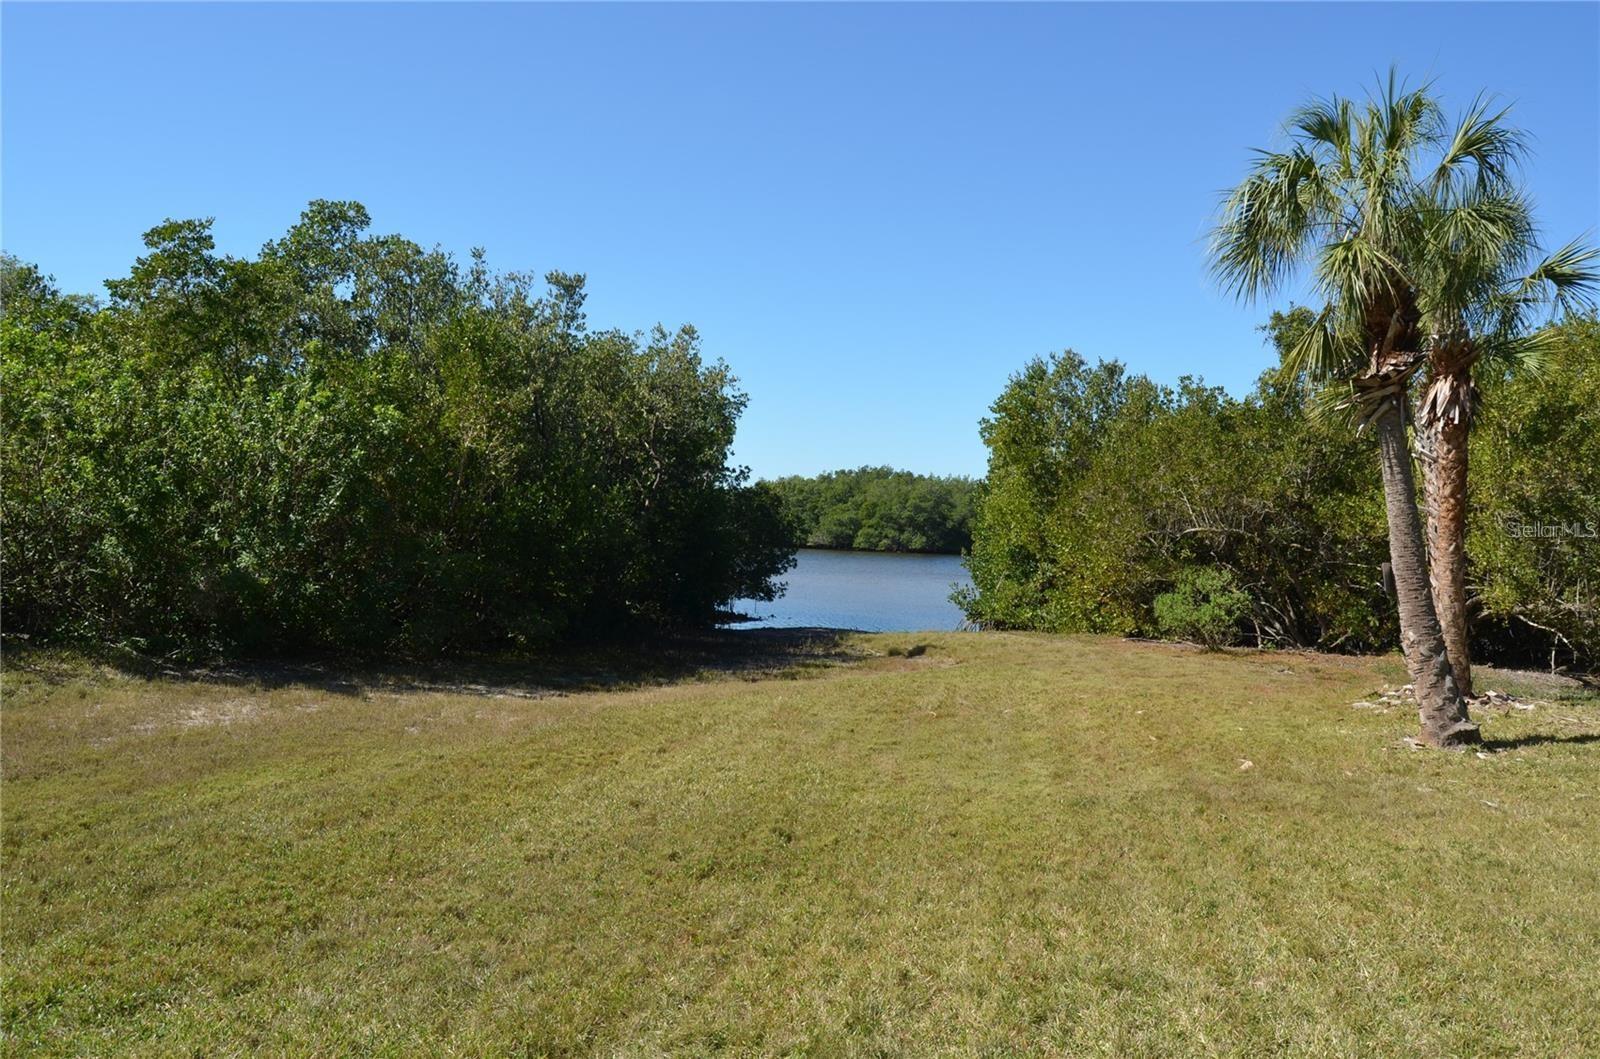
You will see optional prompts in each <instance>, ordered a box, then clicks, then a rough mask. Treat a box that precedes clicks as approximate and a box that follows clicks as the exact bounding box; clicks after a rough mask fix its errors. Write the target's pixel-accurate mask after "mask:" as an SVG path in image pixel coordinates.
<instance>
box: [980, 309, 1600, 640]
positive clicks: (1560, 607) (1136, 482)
mask: <svg viewBox="0 0 1600 1059" xmlns="http://www.w3.org/2000/svg"><path fill="white" fill-rule="evenodd" d="M1310 322H1311V321H1310V314H1309V312H1307V311H1306V310H1304V309H1296V310H1294V311H1293V312H1292V313H1290V314H1275V315H1274V317H1273V320H1272V323H1271V324H1270V325H1269V326H1268V331H1269V332H1270V334H1271V336H1272V337H1273V339H1274V341H1275V342H1276V344H1277V346H1278V348H1279V349H1280V350H1286V349H1288V348H1291V347H1292V346H1293V344H1294V343H1295V341H1296V340H1297V339H1298V338H1299V336H1300V335H1301V334H1302V333H1303V331H1304V329H1305V328H1306V327H1307V326H1309V324H1310ZM1597 334H1600V331H1597V325H1596V324H1595V322H1594V321H1593V320H1575V321H1572V322H1569V323H1567V324H1565V325H1564V326H1562V327H1560V328H1558V329H1557V330H1556V336H1557V340H1556V341H1555V342H1554V343H1553V344H1552V348H1553V349H1554V350H1555V353H1554V354H1553V355H1552V356H1551V357H1550V358H1549V362H1548V367H1547V370H1546V371H1545V372H1544V373H1543V374H1542V375H1540V376H1538V377H1520V378H1506V379H1497V380H1493V381H1491V382H1487V383H1486V384H1485V385H1486V389H1487V388H1489V387H1492V388H1493V392H1492V393H1491V394H1490V396H1489V397H1488V399H1486V400H1485V402H1484V410H1483V412H1482V417H1483V418H1482V421H1481V422H1480V424H1479V426H1478V429H1477V430H1476V431H1475V434H1474V438H1473V442H1472V446H1473V456H1472V458H1473V471H1472V474H1473V479H1472V487H1473V502H1474V512H1473V525H1472V532H1471V536H1470V538H1469V559H1470V562H1471V567H1470V582H1471V589H1472V591H1473V595H1474V602H1475V613H1476V617H1477V628H1478V630H1479V634H1480V637H1481V639H1482V643H1481V647H1482V649H1483V651H1484V652H1485V657H1487V658H1488V659H1490V660H1493V659H1495V658H1501V659H1509V658H1517V659H1524V658H1526V657H1528V655H1529V652H1530V651H1531V650H1533V649H1534V648H1538V649H1539V650H1542V651H1544V652H1548V651H1549V649H1550V647H1551V646H1552V643H1555V644H1558V645H1559V646H1560V647H1561V650H1562V652H1563V654H1562V660H1563V661H1564V662H1573V661H1576V662H1578V663H1580V664H1584V663H1587V662H1591V661H1593V660H1594V659H1596V658H1597V657H1600V624H1597V613H1600V612H1597V609H1596V601H1595V598H1594V584H1593V577H1594V571H1596V570H1600V540H1596V538H1595V536H1594V535H1593V534H1592V533H1590V532H1588V528H1592V527H1593V524H1594V522H1595V520H1596V514H1595V512H1596V511H1597V510H1600V478H1597V474H1600V471H1597V470H1596V468H1600V341H1597ZM1306 392H1307V390H1306V387H1305V386H1304V385H1303V380H1300V379H1293V378H1288V377H1286V375H1285V373H1284V372H1282V371H1276V370H1275V371H1270V372H1268V373H1266V374H1264V375H1263V376H1262V377H1261V379H1260V380H1259V382H1258V384H1257V386H1256V389H1255V391H1254V392H1253V393H1251V394H1249V395H1247V396H1245V397H1243V398H1233V397H1230V396H1228V395H1227V394H1225V393H1223V392H1222V391H1221V390H1218V389H1214V388H1210V387H1206V386H1203V385H1201V384H1200V383H1198V382H1195V381H1193V380H1188V379H1185V380H1183V381H1182V382H1181V383H1180V384H1179V385H1178V386H1177V387H1166V386H1161V385H1157V384H1156V383H1154V382H1152V381H1150V380H1149V379H1147V378H1144V377H1143V376H1137V375H1133V376H1130V375H1128V374H1127V373H1126V372H1125V371H1124V369H1123V368H1122V366H1121V365H1119V364H1116V363H1101V364H1097V365H1093V366H1091V365H1089V364H1087V363H1086V362H1085V361H1084V360H1083V359H1082V358H1081V357H1079V356H1077V355H1076V354H1073V353H1070V352H1068V353H1063V354H1060V355H1057V356H1052V357H1049V358H1046V359H1039V360H1034V361H1033V362H1031V363H1030V364H1028V365H1027V366H1026V367H1025V368H1024V369H1023V370H1022V371H1021V372H1019V373H1018V374H1017V375H1015V376H1013V378H1012V380H1011V382H1010V384H1009V385H1008V386H1007V387H1006V389H1005V391H1004V392H1003V393H1002V394H1001V395H1000V397H999V398H998V399H997V400H996V401H995V403H994V405H993V408H992V414H991V415H990V417H989V418H987V419H985V420H984V422H983V426H982V432H983V437H984V441H985V443H986V444H987V445H988V447H989V475H988V479H987V486H986V488H985V490H984V492H983V495H982V498H981V500H980V502H979V506H978V511H977V515H976V518H975V523H974V541H973V548H972V557H971V561H970V566H971V569H972V575H973V582H974V589H973V591H972V592H970V593H968V594H967V595H966V596H965V597H964V598H963V599H962V601H961V602H962V604H963V606H964V607H965V609H966V610H967V613H968V615H969V617H971V618H972V619H973V620H975V621H979V622H983V623H985V624H987V625H990V626H996V627H1008V628H1031V629H1049V630H1057V631H1095V632H1111V633H1119V634H1152V635H1159V634H1162V633H1163V631H1164V630H1163V628H1162V626H1161V623H1160V622H1159V621H1158V619H1157V615H1156V612H1155V601H1156V599H1157V598H1158V597H1160V596H1161V595H1163V594H1164V593H1168V592H1170V591H1172V590H1173V588H1174V586H1175V585H1177V584H1178V583H1179V581H1180V580H1181V579H1182V578H1183V577H1184V576H1186V574H1187V572H1189V571H1193V570H1196V569H1206V568H1215V569H1218V570H1222V571H1226V572H1227V574H1228V576H1229V577H1231V578H1232V581H1233V583H1234V584H1236V585H1237V587H1238V588H1239V590H1241V591H1242V592H1244V593H1245V594H1246V595H1247V596H1248V598H1249V607H1248V608H1247V612H1246V613H1245V614H1244V615H1243V616H1242V617H1241V619H1240V620H1239V621H1238V622H1237V624H1236V626H1235V627H1234V629H1233V630H1232V634H1231V636H1229V637H1228V638H1229V639H1233V640H1235V641H1238V642H1250V643H1262V644H1285V645H1303V646H1315V647H1321V648H1326V649H1333V648H1340V649H1375V648H1383V647H1387V646H1391V645H1393V644H1394V643H1396V636H1397V630H1396V627H1395V624H1394V606H1393V604H1392V602H1391V601H1389V600H1388V599H1387V598H1386V597H1385V594H1384V589H1383V579H1382V575H1381V568H1382V564H1383V563H1384V562H1385V561H1386V560H1387V559H1388V549H1387V546H1386V543H1385V542H1386V538H1385V528H1384V514H1383V506H1382V492H1381V488H1380V485H1379V482H1378V474H1377V468H1376V467H1375V466H1374V462H1375V461H1374V460H1373V459H1372V458H1371V454H1370V452H1369V451H1368V446H1369V445H1370V442H1369V441H1368V440H1365V439H1363V438H1361V437H1358V436H1357V435H1356V433H1355V432H1354V431H1352V430H1351V429H1350V427H1349V425H1348V424H1347V423H1345V422H1343V421H1341V420H1339V419H1337V418H1336V417H1333V416H1330V415H1327V414H1320V413H1321V411H1322V410H1321V409H1320V408H1319V407H1318V406H1316V404H1315V402H1314V401H1313V399H1312V398H1310V397H1307V396H1306ZM1519 527H1520V528H1519ZM1538 527H1544V528H1543V529H1539V528H1538ZM1552 527H1553V528H1552ZM1540 534H1542V536H1541V535H1540ZM1165 631H1166V632H1168V633H1171V632H1172V630H1171V629H1168V630H1165Z"/></svg>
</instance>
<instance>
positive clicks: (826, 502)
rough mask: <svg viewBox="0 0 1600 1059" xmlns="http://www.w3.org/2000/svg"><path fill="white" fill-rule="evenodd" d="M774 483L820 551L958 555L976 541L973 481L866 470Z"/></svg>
mask: <svg viewBox="0 0 1600 1059" xmlns="http://www.w3.org/2000/svg"><path fill="white" fill-rule="evenodd" d="M772 487H773V488H774V489H775V490H777V492H778V495H780V496H781V497H783V501H784V506H785V507H786V508H787V509H788V511H789V512H790V514H791V515H792V517H793V518H794V519H795V521H796V522H797V523H798V524H799V526H800V532H801V535H802V539H803V540H804V541H805V543H806V544H807V545H808V546H810V547H813V548H854V549H857V550H859V551H874V552H943V553H947V554H952V555H953V554H956V553H958V552H962V551H965V550H966V549H967V548H968V547H969V546H970V545H971V544H972V511H973V505H974V502H975V500H976V497H977V490H978V485H977V483H976V482H974V481H973V480H972V479H970V478H957V477H938V476H934V475H925V474H912V473H911V472H910V471H896V470H894V469H892V468H889V467H861V468H858V469H856V470H853V471H833V472H831V473H828V474H819V475H817V476H816V477H814V478H807V477H804V476H802V475H791V476H790V477H787V478H779V479H777V480H776V481H774V482H772Z"/></svg>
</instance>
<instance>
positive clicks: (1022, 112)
mask: <svg viewBox="0 0 1600 1059" xmlns="http://www.w3.org/2000/svg"><path fill="white" fill-rule="evenodd" d="M0 22H3V24H0V30H3V34H4V36H3V48H4V55H3V59H4V63H3V65H4V73H3V91H4V98H3V120H4V133H3V136H4V143H3V147H4V158H3V174H0V175H3V181H4V183H3V216H0V222H3V244H4V247H5V249H6V250H8V251H10V252H12V253H15V254H18V255H19V256H21V257H23V258H26V259H29V260H32V261H35V262H37V263H39V264H40V265H41V266H42V267H43V268H44V269H45V270H46V271H49V272H52V273H54V274H55V276H56V277H57V279H58V280H59V281H60V282H61V284H62V285H63V286H65V287H67V288H69V289H72V290H78V291H85V292H94V293H100V292H101V288H100V282H101V281H102V280H104V279H106V278H108V277H111V276H115V275H120V274H122V273H124V272H125V271H126V269H127V267H128V266H129V264H130V263H131V262H132V260H133V258H134V257H135V255H136V254H137V253H138V252H139V250H140V243H139V236H140V233H141V232H142V231H144V230H145V229H146V228H148V227H150V226H152V225H153V224H155V223H157V222H159V221H161V220H162V219H163V218H165V217H169V216H172V217H193V216H214V217H216V219H217V223H216V233H217V237H218V241H219V243H220V245H221V247H222V248H223V249H224V250H226V251H228V252H232V253H238V254H247V253H252V252H254V251H255V250H256V249H257V248H258V247H259V246H260V244H261V243H262V242H264V241H265V240H267V239H269V238H272V237H273V236H275V235H276V234H278V233H280V232H281V231H282V230H283V229H284V228H285V227H286V226H287V225H289V224H290V223H291V222H292V221H293V220H294V219H295V217H296V215H297V214H298V212H299V211H300V209H301V208H302V207H303V206H304V204H305V203H306V201H307V200H309V199H312V198H353V199H359V200H360V201H362V202H364V203H366V205H367V206H368V208H369V209H370V210H371V212H372V215H373V218H374V222H375V227H376V228H377V229H378V230H381V231H396V232H400V233H402V234H404V235H406V236H409V237H411V238H413V239H415V240H417V241H418V242H421V243H423V244H424V245H434V244H438V245H440V246H443V247H444V248H446V249H449V250H451V251H454V252H456V253H457V254H459V255H462V256H465V254H466V252H467V251H468V250H469V249H470V248H471V247H473V246H475V245H481V246H483V247H485V248H486V249H487V250H488V252H489V255H490V261H491V263H493V264H495V265H497V266H499V267H501V268H517V269H526V270H538V271H544V270H547V269H550V268H561V269H565V270H570V271H581V272H587V273H588V274H589V281H590V290H591V296H590V302H589V307H590V320H591V322H592V323H595V324H599V325H605V326H623V327H627V328H643V327H648V326H649V325H651V324H653V323H655V322H657V321H662V322H665V323H667V324H669V325H673V324H677V323H680V322H685V321H687V322H692V323H694V324H695V325H696V326H697V327H699V328H700V330H701V332H702V334H703V336H704V339H705V346H706V351H707V353H708V354H710V355H712V356H720V357H723V358H725V359H726V360H727V361H728V362H729V363H730V364H731V365H732V366H733V368H734V370H735V372H736V373H737V374H738V376H739V377H740V379H741V380H742V383H743V386H744V388H745V389H746V390H747V391H748V393H749V394H750V407H749V411H748V412H747V413H746V416H745V419H744V422H743V423H742V425H741V427H740V432H739V437H738V441H737V456H738V458H739V459H740V460H741V461H743V462H745V463H748V464H749V465H750V466H751V467H752V468H753V469H754V471H755V472H756V473H757V474H758V475H777V474H785V473H792V472H803V473H810V472H815V471H821V470H825V469H830V468H834V467H841V466H854V465H858V464H862V463H889V464H895V465H897V466H903V467H908V468H912V469H915V470H920V471H931V472H947V473H949V472H953V473H966V474H980V473H982V471H983V468H984V450H983V447H982V445H981V443H980V441H979V439H978V433H977V420H978V418H979V417H980V416H981V415H982V414H983V413H984V411H985V410H986V408H987V406H988V404H989V403H990V401H992V400H993V398H994V397H995V395H996V394H997V393H998V392H999V390H1000V388H1001V386H1002V385H1003V384H1004V382H1005V380H1006V377H1007V376H1008V375H1009V374H1010V373H1011V372H1013V371H1014V370H1016V369H1017V368H1018V367H1019V366H1020V365H1021V364H1022V363H1023V362H1024V361H1025V360H1026V359H1027V358H1029V357H1031V356H1034V355H1037V354H1043V353H1046V352H1049V351H1051V350H1056V349H1061V348H1065V347H1069V346H1070V347H1072V348H1075V349H1077V350H1078V351H1079V352H1080V353H1083V354H1084V355H1086V356H1088V357H1090V358H1094V357H1116V358H1120V359H1122V360H1124V361H1126V362H1127V363H1128V364H1130V365H1131V366H1132V367H1133V368H1134V369H1135V370H1137V371H1143V372H1146V373H1149V374H1150V375H1152V376H1154V377H1156V378H1158V379H1162V380H1169V381H1170V380H1174V379H1176V378H1177V377H1178V376H1179V375H1181V374H1184V373H1194V374H1200V375H1203V376H1204V377H1205V378H1206V379H1207V380H1209V381H1212V382H1215V383H1220V384H1222V385H1225V386H1227V387H1228V388H1229V389H1230V390H1233V391H1235V392H1238V391H1240V390H1242V389H1244V388H1247V387H1248V386H1249V385H1250V383H1251V382H1252V381H1253V379H1254V377H1255V375H1256V374H1257V373H1258V372H1259V371H1260V370H1261V369H1262V368H1263V367H1264V366H1266V364H1267V363H1268V361H1269V356H1268V354H1267V353H1266V351H1265V350H1264V349H1263V348H1262V346H1261V343H1260V338H1259V335H1257V334H1256V332H1255V330H1254V328H1255V326H1256V325H1257V324H1258V323H1259V322H1260V321H1261V320H1262V318H1263V317H1264V316H1265V315H1266V312H1267V310H1268V308H1269V307H1267V306H1260V307H1256V308H1248V307H1240V306H1236V305H1233V304H1231V303H1230V302H1229V301H1228V300H1227V299H1226V298H1224V297H1223V296H1222V295H1221V294H1220V293H1219V292H1218V291H1217V290H1216V289H1214V287H1213V286H1212V285H1211V284H1210V283H1209V281H1208V280H1207V278H1206V275H1205V270H1204V261H1203V249H1204V233H1205V231H1206V227H1207V222H1208V219H1209V218H1210V217H1211V216H1212V213H1213V210H1214V207H1215V204H1216V200H1217V193H1218V191H1219V190H1220V189H1221V188H1223V187H1225V186H1227V185H1229V184H1230V183H1232V182H1234V181H1235V180H1236V179H1237V178H1238V177H1239V176H1240V174H1241V173H1242V171H1243V168H1244V166H1245V163H1246V160H1247V151H1248V149H1249V148H1250V147H1252V146H1256V145H1266V144H1270V143H1271V142H1273V138H1274V136H1275V134H1276V130H1277V128H1278V126H1279V123H1280V122H1281V120H1282V119H1283V117H1284V116H1285V115H1286V113H1287V112H1288V111H1289V109H1290V108H1291V107H1293V106H1294V105H1295V104H1297V103H1299V102H1300V101H1302V100H1303V99H1305V98H1306V97H1308V96H1310V95H1313V94H1325V93H1329V92H1335V91H1337V92H1343V93H1347V94H1349V93H1356V92H1359V91H1361V90H1362V89H1363V88H1365V87H1366V86H1367V85H1369V84H1371V83H1372V82H1373V80H1374V77H1375V75H1376V74H1378V73H1379V72H1381V71H1384V70H1386V69H1387V68H1388V67H1389V66H1390V64H1392V63H1397V64H1399V66H1400V68H1401V70H1402V71H1403V72H1404V73H1405V74H1407V75H1408V76H1409V77H1411V78H1412V79H1413V80H1416V79H1423V78H1434V79H1436V82H1437V86H1438V88H1439V89H1440V91H1442V92H1443V93H1444V94H1445V96H1446V98H1447V101H1448V102H1449V103H1450V104H1452V105H1453V106H1457V107H1459V106H1464V105H1465V104H1466V103H1467V102H1468V101H1469V100H1470V98H1471V96H1472V95H1473V94H1474V93H1475V92H1477V91H1478V90H1479V89H1484V88H1487V89H1490V90H1492V91H1494V92H1497V93H1499V94H1500V95H1502V96H1503V97H1505V98H1506V99H1507V100H1508V101H1510V102H1513V103H1515V105H1516V109H1515V111H1514V113H1515V115H1516V117H1517V120H1518V121H1519V122H1520V123H1521V124H1522V125H1523V126H1524V127H1525V128H1527V129H1528V130H1530V131H1531V132H1532V133H1533V135H1534V137H1535V150H1536V155H1535V158H1534V160H1533V163H1532V165H1531V166H1530V167H1529V170H1528V173H1527V177H1528V180H1529V183H1530V186H1531V188H1532V189H1533V192H1534V194H1535V197H1536V198H1537V200H1538V202H1539V204H1540V206H1541V208H1542V217H1543V220H1544V222H1545V225H1546V227H1547V229H1548V230H1549V231H1550V234H1551V235H1552V236H1553V237H1560V238H1561V239H1565V238H1567V237H1570V236H1572V235H1576V234H1579V233H1582V232H1584V231H1591V230H1594V229H1596V228H1597V227H1600V5H1596V4H1594V3H1583V4H1578V3H1572V4H1562V5H1531V4H1524V5H1512V6H1501V5H1491V4H1467V5H1447V4H1434V5H1422V6H1360V5H1347V4H1251V5H1222V4H1204V5H1203V4H1193V5H1180V6H1168V5H1157V4H1129V5H1117V6H1112V5H1092V4H1063V5H1049V6H1046V5H1026V6H999V5H960V6H958V5H941V6H921V5H888V6H843V5H816V6H806V5H731V4H723V5H697V6H668V5H656V6H623V5H604V6H599V5H597V6H533V5H510V4H502V5H485V6H464V5H437V6H434V5H406V6H388V5H376V4H374V5H359V6H332V5H327V6H324V5H311V4H279V5H274V6H242V5H238V6H236V5H204V6H203V5H198V4H188V5H177V6H153V5H132V4H129V5H116V6H89V5H76V4H72V5H66V4H63V5H52V6H40V5H31V4H20V3H6V4H4V6H3V9H0Z"/></svg>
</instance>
